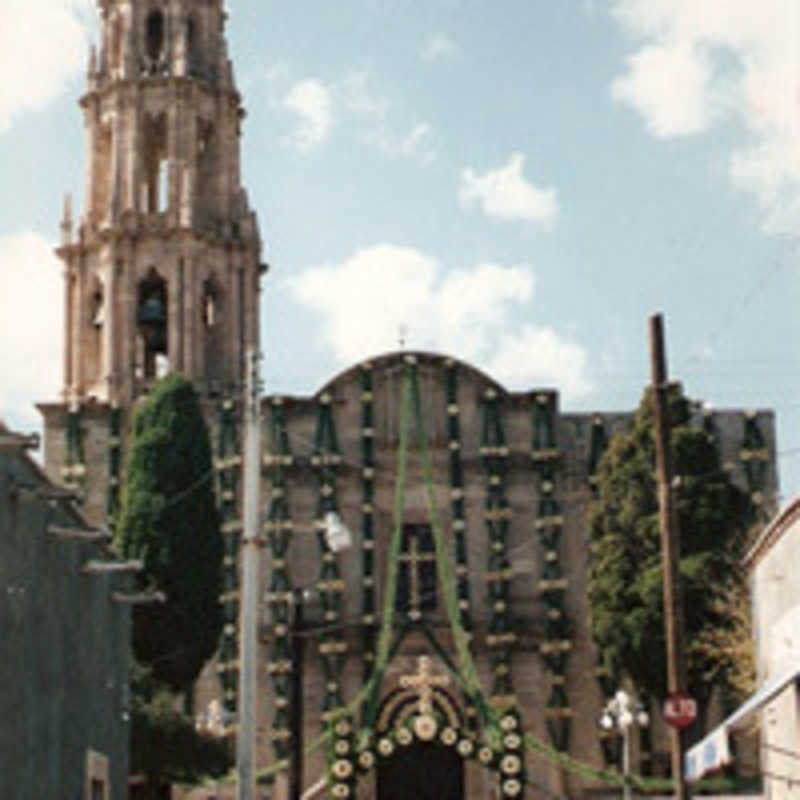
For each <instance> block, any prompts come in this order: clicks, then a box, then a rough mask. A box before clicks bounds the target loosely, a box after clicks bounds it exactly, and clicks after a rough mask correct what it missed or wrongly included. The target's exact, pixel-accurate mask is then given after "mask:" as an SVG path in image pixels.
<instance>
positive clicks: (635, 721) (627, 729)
mask: <svg viewBox="0 0 800 800" xmlns="http://www.w3.org/2000/svg"><path fill="white" fill-rule="evenodd" d="M649 721H650V718H649V716H648V714H647V711H645V708H644V706H643V705H642V704H641V703H640V702H639V701H638V700H637V699H636V698H635V697H634V696H633V695H630V694H628V692H626V691H625V690H624V689H619V690H618V691H617V692H616V694H615V695H614V696H613V697H612V698H611V699H610V700H609V701H608V702H607V703H606V706H605V708H604V709H603V713H602V714H601V715H600V725H601V727H602V728H604V729H605V730H607V731H610V730H611V729H612V728H614V727H615V726H616V728H617V729H618V730H619V732H620V733H621V734H622V775H623V797H624V798H625V800H631V782H630V776H631V739H630V734H631V728H633V726H634V725H637V726H638V727H640V728H644V727H646V726H647V724H648V722H649Z"/></svg>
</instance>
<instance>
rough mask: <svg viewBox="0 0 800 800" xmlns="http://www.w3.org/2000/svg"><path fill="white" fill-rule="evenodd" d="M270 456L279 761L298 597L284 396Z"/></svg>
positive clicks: (286, 739) (271, 669)
mask: <svg viewBox="0 0 800 800" xmlns="http://www.w3.org/2000/svg"><path fill="white" fill-rule="evenodd" d="M269 433H270V436H269V453H268V454H267V455H266V456H265V457H264V462H265V466H266V467H267V468H268V470H269V479H270V489H271V491H270V506H269V515H268V519H267V522H266V523H265V524H264V532H265V533H266V539H267V542H268V544H269V547H270V555H271V559H270V564H271V567H272V577H271V582H270V587H269V591H268V592H267V598H266V599H267V602H268V603H269V606H270V611H271V622H272V637H271V643H270V655H269V662H268V664H267V672H268V673H269V676H270V678H271V679H272V688H273V691H274V694H275V714H274V716H273V718H272V732H271V739H272V746H273V749H274V751H275V755H276V756H277V758H279V759H282V758H287V757H288V755H289V750H290V738H291V730H290V727H289V694H290V690H291V686H290V680H291V671H292V641H291V618H292V603H293V600H294V594H293V591H292V583H291V580H290V577H289V571H288V564H287V562H288V556H289V552H288V551H289V544H290V541H291V536H292V527H293V526H292V520H291V515H290V513H289V497H288V490H289V486H288V481H287V470H288V469H289V468H290V467H291V466H292V463H293V459H292V454H291V450H290V447H289V435H288V432H287V429H286V419H285V415H284V403H283V398H282V397H273V398H272V399H271V401H270V428H269Z"/></svg>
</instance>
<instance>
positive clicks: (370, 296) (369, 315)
mask: <svg viewBox="0 0 800 800" xmlns="http://www.w3.org/2000/svg"><path fill="white" fill-rule="evenodd" d="M288 284H289V288H290V291H291V292H292V294H293V295H294V297H295V298H296V300H298V301H299V302H300V303H301V304H303V305H305V306H307V307H309V308H311V309H313V310H315V311H316V312H318V313H319V314H320V315H321V316H322V340H323V341H324V342H325V343H326V344H327V345H328V346H329V347H330V348H331V350H332V351H333V353H334V355H335V357H336V359H337V360H338V362H339V363H340V364H342V365H345V364H349V363H352V362H353V361H357V360H359V359H362V358H366V357H369V356H372V355H375V354H376V353H380V352H384V351H387V350H393V349H396V348H397V345H398V337H399V335H400V332H401V331H402V330H404V329H405V330H407V336H406V341H407V343H408V346H410V347H412V348H414V349H420V350H434V351H440V352H447V353H452V354H453V355H455V356H457V357H459V358H462V359H464V360H466V361H469V362H472V363H474V364H476V365H477V366H479V367H483V368H484V369H487V370H489V371H490V372H491V374H492V375H493V376H495V377H497V378H498V380H500V381H503V382H507V385H509V387H510V388H520V389H521V388H531V386H532V385H535V384H539V385H541V383H542V382H544V383H547V384H548V385H549V384H553V385H557V386H558V387H559V388H560V389H562V390H563V391H564V392H565V394H567V395H568V396H572V397H574V396H578V395H581V394H585V393H586V392H588V391H589V389H590V385H589V381H588V378H587V377H586V356H585V354H584V352H583V350H582V349H581V348H580V347H579V346H578V345H575V344H572V343H570V342H567V341H564V340H562V339H561V338H560V337H559V336H558V335H557V334H556V333H555V332H554V331H552V330H550V329H548V328H537V327H535V326H533V325H530V324H528V325H525V326H523V327H522V328H521V329H519V330H515V329H514V327H513V322H512V318H513V315H514V314H519V313H525V314H526V315H529V314H530V310H529V308H528V306H529V304H530V302H531V300H532V298H533V293H534V288H535V277H534V274H533V270H532V269H531V267H530V266H528V265H526V264H518V265H513V266H502V265H499V264H478V265H476V266H473V267H469V268H459V269H450V270H447V271H446V270H445V269H444V268H443V266H442V265H441V264H440V263H439V262H438V261H437V260H436V259H435V258H433V257H431V256H430V255H427V254H426V253H423V252H420V251H419V250H416V249H414V248H410V247H399V246H396V245H392V244H381V245H375V246H373V247H369V248H365V249H362V250H359V251H357V252H356V253H355V254H354V255H352V256H351V257H350V258H348V259H347V260H345V261H344V262H342V263H339V264H326V265H323V266H317V267H310V268H308V269H306V270H305V271H304V272H302V273H301V274H300V275H298V276H297V277H295V278H292V279H290V280H289V281H288Z"/></svg>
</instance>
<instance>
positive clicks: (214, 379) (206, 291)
mask: <svg viewBox="0 0 800 800" xmlns="http://www.w3.org/2000/svg"><path fill="white" fill-rule="evenodd" d="M223 312H224V302H223V294H222V289H221V287H220V286H219V284H218V283H217V281H216V279H215V278H214V276H213V274H212V275H211V277H209V278H208V279H207V280H205V281H204V282H203V294H202V305H201V314H202V322H203V329H204V334H205V335H204V348H205V354H204V363H205V373H206V383H207V388H208V391H210V392H217V391H220V390H221V389H222V388H223V381H224V376H225V368H226V363H225V320H224V314H223Z"/></svg>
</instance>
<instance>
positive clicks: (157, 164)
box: [143, 114, 169, 214]
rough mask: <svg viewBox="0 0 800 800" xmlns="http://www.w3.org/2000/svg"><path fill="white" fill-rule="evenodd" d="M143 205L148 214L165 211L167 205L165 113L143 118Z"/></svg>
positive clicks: (167, 173) (167, 172)
mask: <svg viewBox="0 0 800 800" xmlns="http://www.w3.org/2000/svg"><path fill="white" fill-rule="evenodd" d="M143 134H144V143H143V155H144V165H143V166H144V175H143V179H144V189H145V191H144V197H143V201H144V203H143V204H144V205H145V208H144V209H143V210H144V211H145V212H147V213H149V214H156V213H160V212H162V211H166V210H167V209H168V207H169V193H168V189H169V185H168V177H169V170H168V159H167V117H166V114H159V115H158V116H155V117H152V116H149V115H148V116H146V117H145V119H144V130H143Z"/></svg>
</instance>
